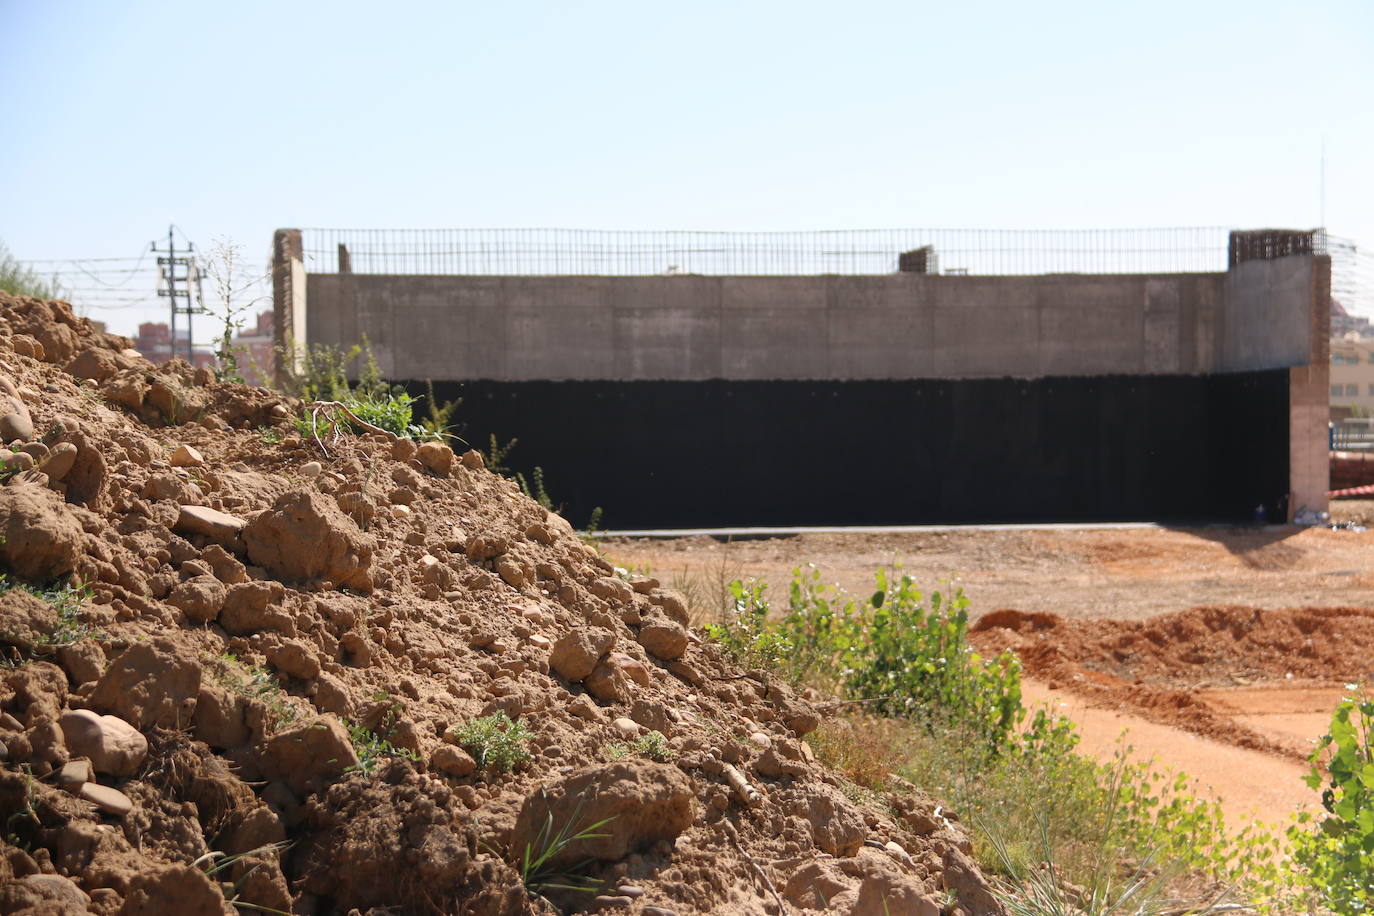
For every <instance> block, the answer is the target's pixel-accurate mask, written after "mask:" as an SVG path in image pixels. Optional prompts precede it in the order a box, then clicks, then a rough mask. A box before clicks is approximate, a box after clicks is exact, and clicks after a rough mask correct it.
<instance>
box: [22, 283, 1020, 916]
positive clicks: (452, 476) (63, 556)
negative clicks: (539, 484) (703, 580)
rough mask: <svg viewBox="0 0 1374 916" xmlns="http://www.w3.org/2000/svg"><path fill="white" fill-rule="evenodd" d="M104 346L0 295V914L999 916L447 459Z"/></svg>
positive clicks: (540, 529) (64, 319)
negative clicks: (3, 578)
mask: <svg viewBox="0 0 1374 916" xmlns="http://www.w3.org/2000/svg"><path fill="white" fill-rule="evenodd" d="M128 346H129V342H128V341H127V340H125V339H122V338H117V337H112V336H110V335H105V334H101V333H97V332H96V330H95V329H94V328H93V327H92V325H91V324H90V322H89V321H86V320H85V319H81V318H78V317H75V316H74V315H73V314H72V313H71V311H70V309H69V308H68V307H67V306H66V305H65V304H64V303H51V302H44V301H40V300H36V299H22V298H14V297H9V296H6V295H0V388H3V391H0V433H3V439H4V443H5V444H6V449H5V451H4V453H3V454H0V458H3V459H4V460H5V462H6V468H7V471H6V473H5V474H4V475H3V486H0V534H3V541H0V570H3V571H4V572H5V573H6V574H7V575H9V576H10V577H12V578H11V579H10V580H9V582H8V583H7V584H14V582H15V581H16V580H17V581H18V582H20V583H23V584H27V585H31V586H33V587H34V588H35V589H36V590H37V591H39V592H40V593H42V594H43V596H36V595H35V594H32V593H30V592H29V591H27V590H25V589H24V588H19V587H10V588H7V589H4V590H0V643H3V645H0V650H2V651H3V653H4V656H5V659H6V661H7V665H6V667H5V668H4V669H3V670H0V746H2V748H3V749H2V750H0V759H2V760H3V764H0V823H2V824H3V825H4V836H5V838H6V839H5V840H4V841H3V842H0V911H3V912H6V913H38V912H42V913H67V912H86V911H88V910H89V911H91V912H95V913H101V914H110V916H113V914H116V913H142V914H154V913H169V914H171V913H176V914H217V913H231V912H234V910H235V904H237V905H238V906H246V907H250V908H256V909H259V910H264V911H268V912H276V911H281V912H291V913H303V914H319V916H330V914H339V916H342V914H346V913H350V912H373V913H382V912H386V913H431V912H432V913H470V914H524V913H553V912H555V907H558V908H561V909H562V910H564V911H587V910H590V909H607V910H614V911H616V912H623V913H627V914H632V916H633V914H644V916H672V914H679V916H686V914H695V913H713V914H753V913H770V912H776V911H778V910H779V909H781V906H780V902H779V898H784V899H785V900H786V901H787V906H788V907H789V908H791V909H793V910H802V911H806V912H820V911H824V912H834V913H852V914H878V913H882V912H894V913H895V912H903V913H926V914H932V916H933V914H936V913H939V912H941V911H943V912H945V913H949V914H955V913H964V914H972V913H979V912H992V911H997V909H998V907H997V906H996V904H995V902H994V901H993V899H992V897H991V896H990V894H989V889H988V885H987V883H986V881H985V880H984V878H983V877H982V876H981V875H980V873H979V871H978V869H977V868H976V867H975V866H974V864H973V863H972V861H971V860H970V858H969V856H968V853H969V849H970V847H969V843H968V838H967V835H966V834H965V833H964V832H963V829H962V828H961V827H959V826H958V824H957V823H955V822H953V821H950V820H947V819H946V818H942V817H938V816H929V815H932V812H934V811H935V802H934V801H932V800H930V799H926V798H924V797H916V796H914V795H904V796H901V797H894V798H890V799H886V800H872V801H865V802H862V803H860V802H856V801H854V800H852V799H851V797H850V796H847V795H846V794H845V793H844V792H843V791H842V786H843V783H842V781H841V780H840V779H839V778H838V777H837V776H836V775H835V774H834V773H832V772H830V771H828V770H827V769H826V768H824V767H822V766H820V765H819V764H818V763H817V762H816V761H815V760H814V758H813V757H812V755H811V753H810V749H809V746H808V745H807V744H806V743H805V742H803V741H802V740H801V739H802V737H803V736H804V735H805V734H807V733H808V732H809V731H810V730H812V729H814V728H816V727H817V725H818V723H819V716H818V714H817V712H816V710H815V709H814V708H813V707H812V706H811V705H810V704H809V703H808V702H807V701H806V700H805V699H803V698H801V697H798V696H796V695H794V694H793V692H792V691H791V690H790V689H788V687H787V686H786V685H785V684H783V683H781V682H779V681H778V680H776V679H775V678H772V677H770V676H768V675H766V674H763V673H761V672H746V671H741V670H739V669H737V668H735V667H733V666H731V665H730V664H727V663H726V662H725V661H724V660H723V659H722V658H721V656H720V655H719V654H718V653H717V652H716V651H715V649H714V647H713V646H711V645H708V644H703V643H702V641H701V640H700V638H699V637H698V636H697V635H696V634H694V633H693V632H692V631H691V630H690V629H689V627H688V626H687V623H688V618H687V609H686V606H685V603H684V601H683V598H682V596H681V595H680V594H679V593H677V592H675V591H673V590H672V589H670V588H665V587H663V586H664V585H667V583H660V582H658V581H655V580H654V579H652V578H649V577H633V578H626V577H622V576H618V575H617V574H616V573H615V570H614V569H613V567H612V566H611V565H610V564H609V563H607V562H606V561H605V560H604V559H603V558H602V557H601V556H600V555H599V554H598V552H597V551H596V550H595V549H593V548H591V547H588V546H586V545H584V544H583V543H582V542H581V541H580V540H579V539H578V538H577V537H576V536H575V535H574V533H573V531H572V529H571V528H570V527H569V526H568V524H567V523H566V522H565V521H564V520H563V519H561V518H559V517H557V516H556V515H551V514H550V513H548V512H546V511H545V510H544V509H542V508H541V507H540V506H538V505H537V504H536V503H534V502H532V501H531V500H529V499H527V498H525V497H524V496H522V495H521V494H520V493H519V491H518V489H517V488H516V487H515V486H514V484H512V483H511V482H509V481H507V480H504V479H502V478H500V477H498V476H496V475H493V474H491V473H489V472H488V471H486V470H485V469H484V468H483V465H482V461H481V456H480V455H478V454H477V453H475V452H473V453H468V454H466V455H463V456H455V455H454V454H453V453H452V452H450V451H449V450H448V449H447V448H446V447H442V446H439V445H435V444H428V445H421V446H419V447H418V448H417V446H416V444H415V443H413V442H411V441H409V440H404V439H397V438H395V437H393V436H390V435H387V434H367V435H352V434H335V433H334V432H333V431H329V432H326V433H321V434H320V435H319V436H318V437H315V436H303V435H302V434H301V432H300V431H299V430H298V428H297V426H296V424H295V422H294V421H295V418H297V417H300V416H301V415H302V412H303V405H302V404H300V403H299V402H297V401H293V400H292V399H290V398H286V397H282V396H279V395H277V394H275V393H273V392H271V391H268V390H266V389H260V388H248V387H245V386H242V385H235V384H221V383H218V382H216V381H215V380H214V379H213V378H212V377H211V375H210V373H208V372H207V371H205V370H198V369H192V368H191V367H190V366H188V365H186V364H185V363H181V362H174V363H171V364H169V365H167V366H163V367H160V368H157V367H154V366H152V365H151V364H149V363H147V362H145V361H144V360H143V359H142V358H141V357H139V356H138V355H137V353H135V352H133V351H131V350H129V349H128ZM71 583H82V584H86V585H89V588H90V596H89V598H88V599H86V600H82V599H81V596H80V595H79V594H76V595H73V594H69V593H65V592H63V591H62V588H63V587H64V586H67V585H70V584H71ZM53 585H56V586H57V590H55V591H54V590H52V589H51V586H53ZM45 588H47V589H49V590H48V591H47V592H43V589H45ZM502 714H503V715H505V716H507V717H509V719H511V720H514V721H517V722H519V723H520V724H521V726H522V727H523V729H524V730H525V731H527V733H528V737H526V738H519V737H517V736H516V735H515V734H514V733H513V732H511V731H509V730H507V731H505V732H502V731H501V728H500V725H499V720H497V719H493V718H491V717H495V716H498V715H502ZM483 722H485V723H488V725H489V726H490V728H489V730H488V731H487V732H486V733H485V735H483V734H482V733H481V732H479V731H478V730H477V729H476V728H475V725H480V724H481V723H483ZM493 723H497V724H493ZM492 729H494V731H493V730H492ZM654 733H658V736H657V737H656V736H655V735H654ZM502 761H505V762H508V763H510V764H511V768H510V771H509V772H506V771H504V768H503V767H501V766H498V765H496V764H498V763H500V762H502ZM852 794H853V793H851V795H852ZM894 812H903V813H902V814H896V813H894ZM598 822H601V826H600V829H598V830H596V831H594V832H595V833H598V834H604V836H589V837H583V838H581V839H577V840H574V841H572V842H570V843H569V844H568V845H567V847H566V848H563V849H561V850H560V849H559V848H552V847H550V845H549V843H550V837H551V836H553V835H556V834H557V833H558V832H560V831H566V834H567V835H569V836H573V835H576V834H577V833H579V832H583V831H587V830H589V829H590V828H591V826H592V825H594V824H597V823H598ZM544 851H548V852H550V853H551V855H550V857H549V859H548V862H547V868H546V869H544V870H543V871H544V872H545V873H544V874H542V875H541V874H540V872H539V870H535V871H533V872H532V871H531V870H529V869H524V871H525V873H524V874H523V875H522V868H521V863H522V862H523V861H525V859H526V856H527V855H530V856H533V857H536V858H537V857H538V856H539V855H540V854H541V852H544ZM570 882H571V883H579V882H585V883H586V886H587V887H588V888H589V890H587V891H586V892H583V891H572V890H559V889H557V887H556V886H557V885H560V884H563V885H566V884H569V883H570ZM534 891H541V893H535V892H534Z"/></svg>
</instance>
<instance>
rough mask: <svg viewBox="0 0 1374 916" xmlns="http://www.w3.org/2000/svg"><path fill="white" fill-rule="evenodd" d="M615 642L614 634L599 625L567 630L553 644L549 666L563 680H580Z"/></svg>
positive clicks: (590, 671) (589, 672)
mask: <svg viewBox="0 0 1374 916" xmlns="http://www.w3.org/2000/svg"><path fill="white" fill-rule="evenodd" d="M615 643H616V636H615V634H614V633H612V632H611V631H610V630H603V629H601V628H600V627H587V628H585V629H579V630H569V631H568V632H567V633H564V634H563V635H562V636H560V637H559V638H558V641H557V642H555V643H554V644H553V650H552V651H551V652H550V653H549V667H550V668H552V669H553V670H554V671H556V672H558V676H559V677H561V678H563V679H564V680H567V681H580V680H582V679H583V678H585V677H586V676H587V675H589V674H591V673H592V669H593V668H595V667H596V663H597V662H599V661H600V660H601V659H602V657H603V656H605V654H606V653H607V652H609V651H611V649H612V648H614V647H615Z"/></svg>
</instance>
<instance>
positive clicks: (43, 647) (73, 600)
mask: <svg viewBox="0 0 1374 916" xmlns="http://www.w3.org/2000/svg"><path fill="white" fill-rule="evenodd" d="M14 588H18V589H21V590H23V591H26V592H28V593H29V594H31V595H33V596H34V597H36V598H38V599H40V600H42V601H44V602H45V603H47V604H49V605H51V606H52V608H53V610H55V611H56V612H57V626H56V627H54V628H53V629H52V631H51V632H49V633H46V634H44V635H43V637H42V638H41V639H39V640H38V641H36V642H35V643H34V645H33V649H32V650H31V652H30V653H29V655H30V656H31V657H37V656H40V655H51V654H52V653H53V652H55V651H57V650H58V649H61V648H63V647H64V646H71V645H75V644H76V643H78V642H80V641H81V640H83V639H100V638H103V635H104V634H102V633H101V632H100V631H98V630H96V629H95V628H94V627H92V626H90V625H89V624H86V623H83V622H82V621H81V609H82V607H83V606H84V605H85V604H86V602H87V601H89V600H90V598H91V596H92V595H93V594H94V592H93V591H92V590H91V587H90V586H89V585H84V584H73V583H71V582H66V583H61V584H53V585H48V586H42V587H40V586H35V585H29V584H28V583H25V582H17V581H15V580H13V579H10V578H9V577H8V576H6V575H5V574H4V573H0V594H4V593H5V592H7V591H9V590H10V589H14Z"/></svg>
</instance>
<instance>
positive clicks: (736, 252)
mask: <svg viewBox="0 0 1374 916" xmlns="http://www.w3.org/2000/svg"><path fill="white" fill-rule="evenodd" d="M1230 233H1231V230H1230V229H1227V228H1223V227H1217V226H1209V227H1201V228H1174V229H1077V230H1059V229H1048V230H1039V229H854V230H825V231H816V232H684V231H668V232H649V231H635V230H628V231H625V230H597V229H304V230H302V236H303V242H304V244H303V248H304V255H305V269H306V270H307V271H308V272H309V273H338V272H340V269H341V267H342V271H343V272H352V273H359V274H409V275H415V274H435V275H449V274H473V275H498V276H499V275H505V276H659V275H674V274H705V275H715V276H747V275H762V276H805V275H814V274H851V275H863V274H887V273H892V272H894V271H897V270H899V269H903V270H915V271H917V272H923V273H931V274H940V275H945V276H960V275H982V276H989V275H991V276H998V275H1002V276H1016V275H1034V274H1055V273H1083V274H1125V273H1193V272H1199V273H1204V272H1214V271H1215V272H1219V271H1224V270H1226V268H1227V263H1228V252H1229V248H1230V241H1231V240H1230ZM1310 250H1311V251H1312V253H1315V254H1330V255H1331V257H1332V294H1333V296H1335V298H1336V299H1337V300H1338V301H1340V302H1341V303H1342V304H1343V305H1344V306H1345V307H1346V308H1347V309H1350V310H1351V311H1355V312H1360V313H1368V312H1374V259H1371V257H1370V255H1369V254H1367V253H1365V252H1362V251H1360V250H1359V249H1358V248H1357V246H1356V245H1355V243H1354V242H1352V241H1350V240H1349V239H1343V238H1339V237H1337V236H1332V235H1329V234H1327V233H1326V231H1325V230H1314V231H1313V232H1312V233H1311V249H1310ZM904 255H905V257H904ZM341 258H342V264H341Z"/></svg>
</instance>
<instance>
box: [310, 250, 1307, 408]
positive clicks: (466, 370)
mask: <svg viewBox="0 0 1374 916" xmlns="http://www.w3.org/2000/svg"><path fill="white" fill-rule="evenodd" d="M1312 260H1313V259H1312V258H1310V257H1293V258H1284V259H1281V260H1277V261H1251V262H1246V263H1243V264H1241V265H1238V266H1237V267H1236V268H1234V269H1233V270H1231V271H1230V272H1228V273H1225V274H1220V273H1218V274H1161V275H1127V276H1085V275H1072V276H1040V277H937V276H924V275H920V274H894V275H891V276H877V277H842V276H817V277H470V276H444V277H425V276H372V275H359V274H328V275H316V274H312V275H310V276H309V278H308V292H307V297H306V299H307V303H308V316H309V317H308V326H309V339H310V341H311V342H316V343H328V344H338V345H348V344H352V343H354V342H356V341H357V340H359V339H360V338H361V337H362V336H363V335H364V334H366V335H367V337H368V339H369V340H370V341H371V343H372V347H373V351H374V352H375V354H376V356H377V359H378V362H379V364H380V366H381V368H382V371H383V372H384V373H386V374H387V375H390V376H394V377H402V376H404V377H407V378H432V379H434V380H436V381H457V380H462V379H491V380H496V381H535V380H558V379H580V380H594V379H595V380H605V381H611V380H617V381H703V380H706V379H735V380H763V379H776V380H784V379H791V380H797V379H835V380H861V379H918V378H925V379H935V378H945V379H961V378H1001V377H1011V378H1043V377H1050V376H1074V375H1104V374H1124V375H1170V374H1209V373H1212V372H1219V371H1221V372H1236V371H1253V370H1261V369H1275V368H1285V367H1288V366H1296V365H1302V364H1304V359H1303V356H1304V354H1305V353H1306V352H1307V350H1308V349H1309V345H1310V341H1309V340H1308V338H1307V334H1306V327H1307V325H1308V321H1309V309H1310V298H1309V294H1310V287H1311V267H1312Z"/></svg>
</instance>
